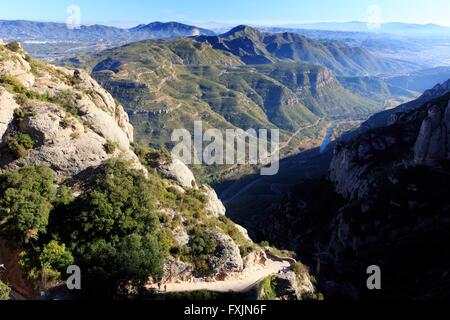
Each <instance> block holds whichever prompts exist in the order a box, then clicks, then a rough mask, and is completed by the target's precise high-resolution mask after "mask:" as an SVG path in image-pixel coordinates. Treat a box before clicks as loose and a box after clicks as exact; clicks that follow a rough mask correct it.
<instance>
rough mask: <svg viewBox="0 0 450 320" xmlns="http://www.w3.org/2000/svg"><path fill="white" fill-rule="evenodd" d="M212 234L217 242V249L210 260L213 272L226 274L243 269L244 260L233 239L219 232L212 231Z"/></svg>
mask: <svg viewBox="0 0 450 320" xmlns="http://www.w3.org/2000/svg"><path fill="white" fill-rule="evenodd" d="M210 236H211V237H212V238H213V239H214V240H215V241H216V242H217V250H216V252H215V254H214V255H213V256H212V257H211V259H210V261H209V265H210V267H211V270H212V271H213V273H214V274H217V275H220V274H225V275H226V274H229V273H232V272H240V271H242V270H243V269H244V262H243V261H242V257H241V253H240V251H239V247H238V246H237V244H236V243H235V242H234V241H233V239H231V238H230V237H229V236H228V235H225V234H222V233H219V232H211V233H210Z"/></svg>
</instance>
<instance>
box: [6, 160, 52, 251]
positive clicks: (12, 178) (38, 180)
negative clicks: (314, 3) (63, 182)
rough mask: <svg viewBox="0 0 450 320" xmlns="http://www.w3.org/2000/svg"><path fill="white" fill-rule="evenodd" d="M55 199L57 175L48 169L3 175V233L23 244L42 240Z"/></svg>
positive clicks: (30, 168)
mask: <svg viewBox="0 0 450 320" xmlns="http://www.w3.org/2000/svg"><path fill="white" fill-rule="evenodd" d="M55 198H56V188H55V186H54V175H53V173H52V171H51V170H50V169H49V168H48V167H46V166H26V167H23V168H20V169H18V170H13V171H6V172H4V173H0V230H1V231H2V232H3V233H4V234H5V235H6V237H7V238H9V239H12V240H16V241H17V242H18V243H19V244H21V243H27V242H29V240H30V239H38V237H39V234H42V233H45V232H46V230H47V225H48V219H49V214H50V211H51V210H52V208H53V206H52V202H53V201H54V200H55Z"/></svg>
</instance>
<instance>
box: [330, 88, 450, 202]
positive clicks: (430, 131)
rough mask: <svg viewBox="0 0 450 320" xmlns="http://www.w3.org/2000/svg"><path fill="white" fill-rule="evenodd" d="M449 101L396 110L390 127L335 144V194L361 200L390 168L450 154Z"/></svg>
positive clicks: (332, 175)
mask: <svg viewBox="0 0 450 320" xmlns="http://www.w3.org/2000/svg"><path fill="white" fill-rule="evenodd" d="M449 121H450V108H449V100H448V97H447V98H446V96H444V97H442V98H440V99H437V100H435V101H432V102H430V103H427V104H425V105H423V106H422V107H419V108H417V109H413V110H412V111H405V112H397V113H395V117H391V119H390V121H389V124H390V125H389V126H388V127H384V128H379V129H376V130H372V131H369V132H366V133H364V134H362V135H360V136H359V137H358V138H357V139H354V140H353V141H350V142H348V143H340V144H338V145H337V146H336V148H335V151H334V157H333V160H332V162H331V165H330V179H331V181H333V182H334V183H335V185H336V190H337V192H338V193H340V194H341V195H343V196H345V197H350V198H358V199H362V198H364V197H365V196H367V195H368V191H369V189H370V188H371V186H372V187H376V180H377V179H378V178H379V177H380V176H382V175H383V172H385V171H386V170H390V169H391V168H392V167H395V166H398V165H405V164H411V165H413V164H427V165H438V164H439V162H441V161H443V160H447V159H448V157H449V151H450V149H449V144H448V141H449V131H448V128H449V125H450V122H449Z"/></svg>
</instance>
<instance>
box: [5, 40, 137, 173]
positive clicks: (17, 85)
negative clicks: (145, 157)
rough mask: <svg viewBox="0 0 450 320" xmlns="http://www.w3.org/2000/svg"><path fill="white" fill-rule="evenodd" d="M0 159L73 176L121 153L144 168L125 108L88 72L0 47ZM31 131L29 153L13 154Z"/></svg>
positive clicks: (8, 162)
mask: <svg viewBox="0 0 450 320" xmlns="http://www.w3.org/2000/svg"><path fill="white" fill-rule="evenodd" d="M0 50H1V56H2V60H0V77H1V80H0V81H1V83H2V86H1V87H0V105H1V109H0V136H1V144H0V150H1V156H0V162H1V164H2V165H3V166H5V167H8V168H14V167H19V166H22V165H24V164H38V163H44V164H48V165H49V166H50V167H51V168H52V169H53V170H54V171H55V173H56V174H57V175H58V176H60V177H71V176H74V175H77V174H79V173H81V172H82V171H84V170H86V169H88V168H90V167H95V166H98V165H100V164H101V163H102V162H103V161H105V160H107V159H110V158H111V157H120V158H122V159H125V160H129V161H131V162H133V164H134V166H135V167H140V168H141V169H142V170H145V169H144V168H143V167H142V166H141V165H140V163H139V160H138V159H137V156H136V155H135V154H134V153H133V152H132V151H131V145H130V144H131V142H132V141H133V140H132V139H133V128H132V126H131V125H130V123H129V122H128V116H127V114H126V113H125V112H124V110H123V108H122V106H120V105H118V104H117V103H116V102H115V101H114V99H113V98H112V97H111V95H110V94H109V93H107V92H106V91H105V90H104V89H103V88H101V87H100V86H99V85H98V84H97V82H95V81H94V80H93V79H92V78H91V77H90V76H89V75H88V74H87V73H85V72H84V71H78V70H68V69H63V68H57V67H53V66H50V65H44V64H41V63H39V62H35V61H31V60H30V59H29V58H28V56H27V55H26V53H25V52H24V51H22V49H20V48H18V49H16V51H15V52H14V51H11V50H9V49H7V48H6V47H4V46H1V47H0ZM18 135H22V136H23V135H27V136H28V137H29V138H30V139H31V145H30V146H27V149H29V150H25V151H26V154H23V155H17V154H14V152H13V151H14V150H12V149H13V148H12V147H13V144H14V143H16V139H17V136H18Z"/></svg>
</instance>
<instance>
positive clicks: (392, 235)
mask: <svg viewBox="0 0 450 320" xmlns="http://www.w3.org/2000/svg"><path fill="white" fill-rule="evenodd" d="M444 92H445V91H444ZM449 100H450V95H449V94H448V93H446V94H445V95H443V96H440V97H434V98H433V99H431V100H429V101H427V102H425V103H420V104H419V105H418V106H417V107H415V108H412V109H409V110H405V109H404V108H400V109H398V110H394V112H393V114H395V117H391V119H390V121H389V125H388V126H383V127H379V128H376V129H372V130H365V131H364V132H363V133H362V134H360V135H358V136H354V137H352V138H351V140H347V141H345V142H340V143H337V145H336V147H335V150H334V155H333V158H332V161H331V165H330V168H329V173H328V177H326V176H325V177H324V178H322V179H315V180H311V181H310V180H307V181H302V182H300V183H299V184H298V185H297V186H295V187H293V188H291V190H289V193H288V194H286V195H285V197H284V198H283V200H282V201H280V202H278V203H274V204H273V205H272V206H271V207H270V208H268V210H266V212H264V213H263V215H264V222H262V221H261V222H260V223H259V224H258V232H259V234H260V237H261V238H264V239H269V241H271V242H273V243H275V244H276V245H277V246H279V247H282V248H288V249H291V250H295V251H296V252H297V253H298V254H299V255H300V256H301V257H302V260H303V261H305V262H307V263H308V265H309V266H310V267H313V268H315V269H314V271H315V276H316V278H317V279H318V281H319V284H320V285H319V289H320V290H321V291H323V292H325V294H326V295H327V296H328V297H330V296H331V297H333V296H338V297H345V298H350V299H364V298H375V299H404V298H405V297H408V298H409V297H411V298H413V299H433V298H443V297H446V298H448V267H449V266H450V254H449V253H448V252H447V251H448V250H438V251H436V250H431V248H438V247H443V246H447V245H448V244H450V237H449V234H450V232H449V230H450V219H449V203H448V193H449V192H450V184H449V182H448V176H449V175H450V161H449V160H450V158H449V150H450V149H449V145H448V142H449V134H448V128H449V122H448V121H449V120H448V118H449V113H450V105H449V104H450V101H449ZM324 199H325V201H324ZM444 251H445V252H444ZM419 261H420V262H419ZM371 265H377V266H379V267H380V268H381V270H382V278H383V280H382V286H383V290H381V291H378V292H376V291H370V290H368V289H367V285H366V280H367V273H366V270H367V268H368V267H369V266H371ZM288 292H289V290H288ZM290 292H292V290H291V291H290Z"/></svg>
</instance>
